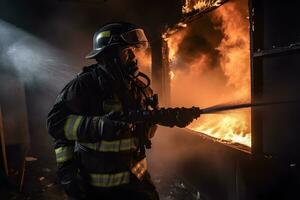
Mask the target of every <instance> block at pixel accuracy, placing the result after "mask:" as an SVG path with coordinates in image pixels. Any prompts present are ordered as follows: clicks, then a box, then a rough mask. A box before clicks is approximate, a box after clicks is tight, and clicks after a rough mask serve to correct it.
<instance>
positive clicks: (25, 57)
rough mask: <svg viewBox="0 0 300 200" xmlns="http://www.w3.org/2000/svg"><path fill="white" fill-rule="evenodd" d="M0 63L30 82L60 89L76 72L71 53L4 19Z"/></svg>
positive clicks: (52, 88) (27, 83)
mask: <svg viewBox="0 0 300 200" xmlns="http://www.w3.org/2000/svg"><path fill="white" fill-rule="evenodd" d="M0 47H1V50H0V58H1V60H0V66H1V68H2V70H3V69H5V70H8V71H13V72H14V73H16V74H17V76H18V78H19V79H20V80H21V81H22V82H24V83H25V84H26V85H28V86H30V85H32V84H36V83H47V84H49V86H50V90H52V91H53V92H54V91H57V90H59V89H61V88H62V87H63V85H64V84H65V83H66V81H67V80H70V79H71V76H72V75H73V74H74V73H75V71H74V69H73V68H72V67H71V66H72V65H73V64H72V60H73V59H71V56H69V55H67V54H66V53H65V52H62V51H60V50H58V49H56V48H54V47H52V46H51V45H49V44H47V43H46V42H43V41H42V40H40V39H38V38H37V37H34V36H33V35H30V34H28V33H26V32H25V31H23V30H21V29H19V28H17V27H15V26H13V25H10V24H8V23H6V22H4V21H0Z"/></svg>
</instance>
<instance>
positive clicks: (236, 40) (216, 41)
mask: <svg viewBox="0 0 300 200" xmlns="http://www.w3.org/2000/svg"><path fill="white" fill-rule="evenodd" d="M247 16H248V12H247V1H246V0H243V1H231V2H228V3H226V4H224V5H223V6H221V7H219V8H218V9H216V10H215V11H213V12H212V13H209V14H207V15H205V16H204V17H202V18H201V19H200V20H199V22H194V23H192V24H190V25H188V26H187V28H184V29H182V30H181V31H179V32H177V33H175V34H172V35H171V36H169V37H165V38H164V39H165V41H166V42H167V45H168V50H169V53H168V54H169V55H168V58H169V62H170V73H169V75H170V79H171V101H172V102H171V104H172V106H192V105H196V106H200V107H206V106H212V105H215V104H220V103H228V102H236V103H242V102H250V60H249V52H250V49H249V48H250V47H249V45H250V42H249V23H248V19H247ZM250 112H251V111H250V109H246V110H245V109H244V110H240V111H234V112H227V113H222V114H213V115H204V116H201V117H200V118H199V119H198V120H195V121H194V122H193V123H192V124H191V125H190V126H189V127H188V128H190V129H192V130H195V131H197V132H202V133H205V134H208V135H210V136H212V137H215V138H218V139H221V140H226V141H228V142H232V143H241V144H244V145H247V146H251V130H250V127H251V119H250Z"/></svg>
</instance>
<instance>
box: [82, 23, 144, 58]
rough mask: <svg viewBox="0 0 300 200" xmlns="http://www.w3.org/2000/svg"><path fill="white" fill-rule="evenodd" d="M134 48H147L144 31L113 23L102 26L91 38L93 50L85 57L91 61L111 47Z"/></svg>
mask: <svg viewBox="0 0 300 200" xmlns="http://www.w3.org/2000/svg"><path fill="white" fill-rule="evenodd" d="M116 45H118V46H135V47H138V48H147V47H148V40H147V37H146V35H145V33H144V30H143V29H141V28H139V27H138V26H136V25H134V24H130V23H126V22H113V23H108V24H106V25H104V26H102V27H101V28H100V29H99V30H98V31H97V32H96V33H95V34H94V38H93V50H92V51H91V52H90V53H89V54H88V55H87V56H86V58H88V59H93V58H95V57H96V56H97V55H99V54H100V53H101V52H103V51H104V50H105V49H106V48H108V47H111V46H116Z"/></svg>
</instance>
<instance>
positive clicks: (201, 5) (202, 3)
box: [182, 0, 224, 14]
mask: <svg viewBox="0 0 300 200" xmlns="http://www.w3.org/2000/svg"><path fill="white" fill-rule="evenodd" d="M223 2H224V1H222V0H185V4H184V6H183V7H182V13H184V14H187V13H190V12H192V11H195V10H199V11H203V10H205V9H208V8H211V7H218V6H220V5H221V4H222V3H223Z"/></svg>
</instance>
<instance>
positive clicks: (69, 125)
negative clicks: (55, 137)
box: [64, 115, 82, 140]
mask: <svg viewBox="0 0 300 200" xmlns="http://www.w3.org/2000/svg"><path fill="white" fill-rule="evenodd" d="M81 119H82V116H76V115H70V116H68V119H67V121H66V124H65V127H64V132H65V136H66V138H67V139H68V140H77V129H78V127H79V124H80V121H81Z"/></svg>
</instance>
